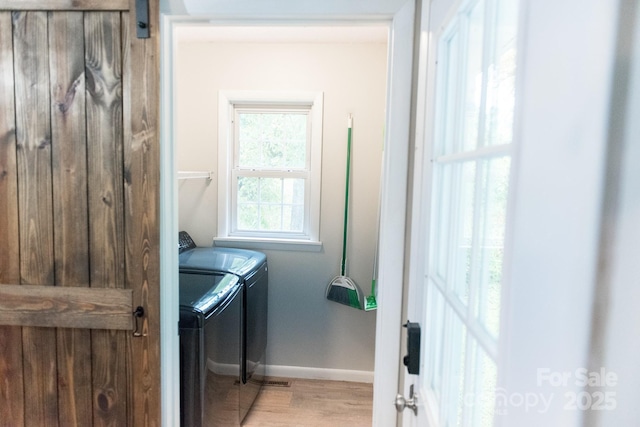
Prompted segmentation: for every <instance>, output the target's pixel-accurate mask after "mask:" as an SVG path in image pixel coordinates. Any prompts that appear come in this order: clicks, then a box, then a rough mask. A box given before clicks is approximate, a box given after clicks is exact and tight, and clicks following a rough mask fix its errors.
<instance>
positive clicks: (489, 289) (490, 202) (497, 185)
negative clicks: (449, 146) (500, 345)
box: [478, 157, 510, 338]
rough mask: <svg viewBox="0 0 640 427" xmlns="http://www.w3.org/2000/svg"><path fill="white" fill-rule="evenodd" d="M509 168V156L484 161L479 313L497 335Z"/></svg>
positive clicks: (483, 321)
mask: <svg viewBox="0 0 640 427" xmlns="http://www.w3.org/2000/svg"><path fill="white" fill-rule="evenodd" d="M509 168H510V159H509V158H508V157H503V158H498V159H493V160H490V161H487V162H486V163H485V168H484V169H485V170H484V176H483V177H482V181H483V183H482V186H483V189H482V200H481V203H482V207H481V209H482V213H481V215H482V218H481V226H480V227H481V233H480V234H481V236H480V286H479V289H478V317H479V318H480V320H481V321H482V323H483V324H484V325H485V327H486V328H487V330H488V331H489V332H491V334H492V335H493V336H494V337H496V338H497V337H498V332H499V326H500V294H501V282H502V261H503V254H504V232H505V227H506V212H507V195H508V192H509Z"/></svg>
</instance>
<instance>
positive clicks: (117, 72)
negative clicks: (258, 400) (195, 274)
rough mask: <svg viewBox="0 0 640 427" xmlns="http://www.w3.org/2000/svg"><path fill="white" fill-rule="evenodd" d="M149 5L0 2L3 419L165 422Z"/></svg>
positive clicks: (154, 25) (154, 64)
mask: <svg viewBox="0 0 640 427" xmlns="http://www.w3.org/2000/svg"><path fill="white" fill-rule="evenodd" d="M148 6H149V13H148V15H149V21H150V22H149V25H148V26H147V28H149V29H150V37H149V38H138V37H137V35H136V30H137V27H138V26H139V25H138V21H139V20H140V19H143V18H140V17H136V9H135V1H133V0H132V1H129V0H114V1H94V0H48V1H29V0H22V1H5V0H0V426H3V427H4V426H11V427H20V426H34V427H43V426H61V427H67V426H98V425H110V426H136V427H137V426H157V425H160V346H159V334H160V316H159V315H160V313H159V265H158V263H159V212H158V206H159V200H158V199H159V194H158V192H159V135H158V110H159V108H158V106H159V104H158V91H159V85H158V74H159V65H158V48H159V41H158V38H159V31H158V23H159V10H158V1H157V0H155V1H154V0H150V1H149V5H148ZM142 26H144V25H142ZM138 307H141V308H142V309H143V310H144V314H143V315H141V316H140V317H134V315H133V312H134V311H135V310H136V308H138ZM136 328H137V330H136V331H134V330H135V329H136ZM134 332H135V334H134Z"/></svg>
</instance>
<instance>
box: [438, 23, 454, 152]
mask: <svg viewBox="0 0 640 427" xmlns="http://www.w3.org/2000/svg"><path fill="white" fill-rule="evenodd" d="M459 39H460V37H459V36H458V29H457V28H454V29H453V31H452V34H451V35H450V36H449V38H448V39H447V40H446V41H445V42H444V43H443V44H442V45H441V49H443V50H444V52H442V54H441V56H442V58H443V62H444V70H445V72H444V73H442V74H441V75H440V81H439V82H438V103H439V105H441V106H442V110H441V111H440V110H438V117H437V119H436V120H437V126H436V144H437V149H436V155H443V154H449V153H451V152H452V151H453V150H454V148H455V145H456V137H457V132H456V97H457V93H458V72H459V69H458V67H459V59H458V58H459V56H460V53H459V45H460V43H459Z"/></svg>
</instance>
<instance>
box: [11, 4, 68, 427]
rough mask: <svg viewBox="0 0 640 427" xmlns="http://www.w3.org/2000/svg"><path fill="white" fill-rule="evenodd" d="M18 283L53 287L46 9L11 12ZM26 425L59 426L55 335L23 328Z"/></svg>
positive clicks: (38, 329)
mask: <svg viewBox="0 0 640 427" xmlns="http://www.w3.org/2000/svg"><path fill="white" fill-rule="evenodd" d="M12 17H13V28H14V38H13V40H14V69H15V106H16V124H17V126H16V137H17V163H18V206H19V216H20V220H19V223H20V225H19V230H20V239H19V240H20V281H21V283H22V284H32V285H53V282H54V274H53V271H54V259H53V219H52V216H53V215H52V214H53V206H52V205H53V202H52V182H51V124H50V94H49V51H48V43H47V13H46V12H14V13H13V15H12ZM22 344H23V354H24V355H23V358H24V393H25V396H28V397H29V398H28V399H25V424H26V425H28V426H42V427H47V426H57V425H58V389H57V386H58V384H57V381H56V380H57V369H56V333H55V330H52V329H45V328H32V327H25V328H22Z"/></svg>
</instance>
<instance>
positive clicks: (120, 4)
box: [0, 0, 129, 10]
mask: <svg viewBox="0 0 640 427" xmlns="http://www.w3.org/2000/svg"><path fill="white" fill-rule="evenodd" d="M128 8H129V4H128V0H46V1H42V0H0V10H127V9H128Z"/></svg>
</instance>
